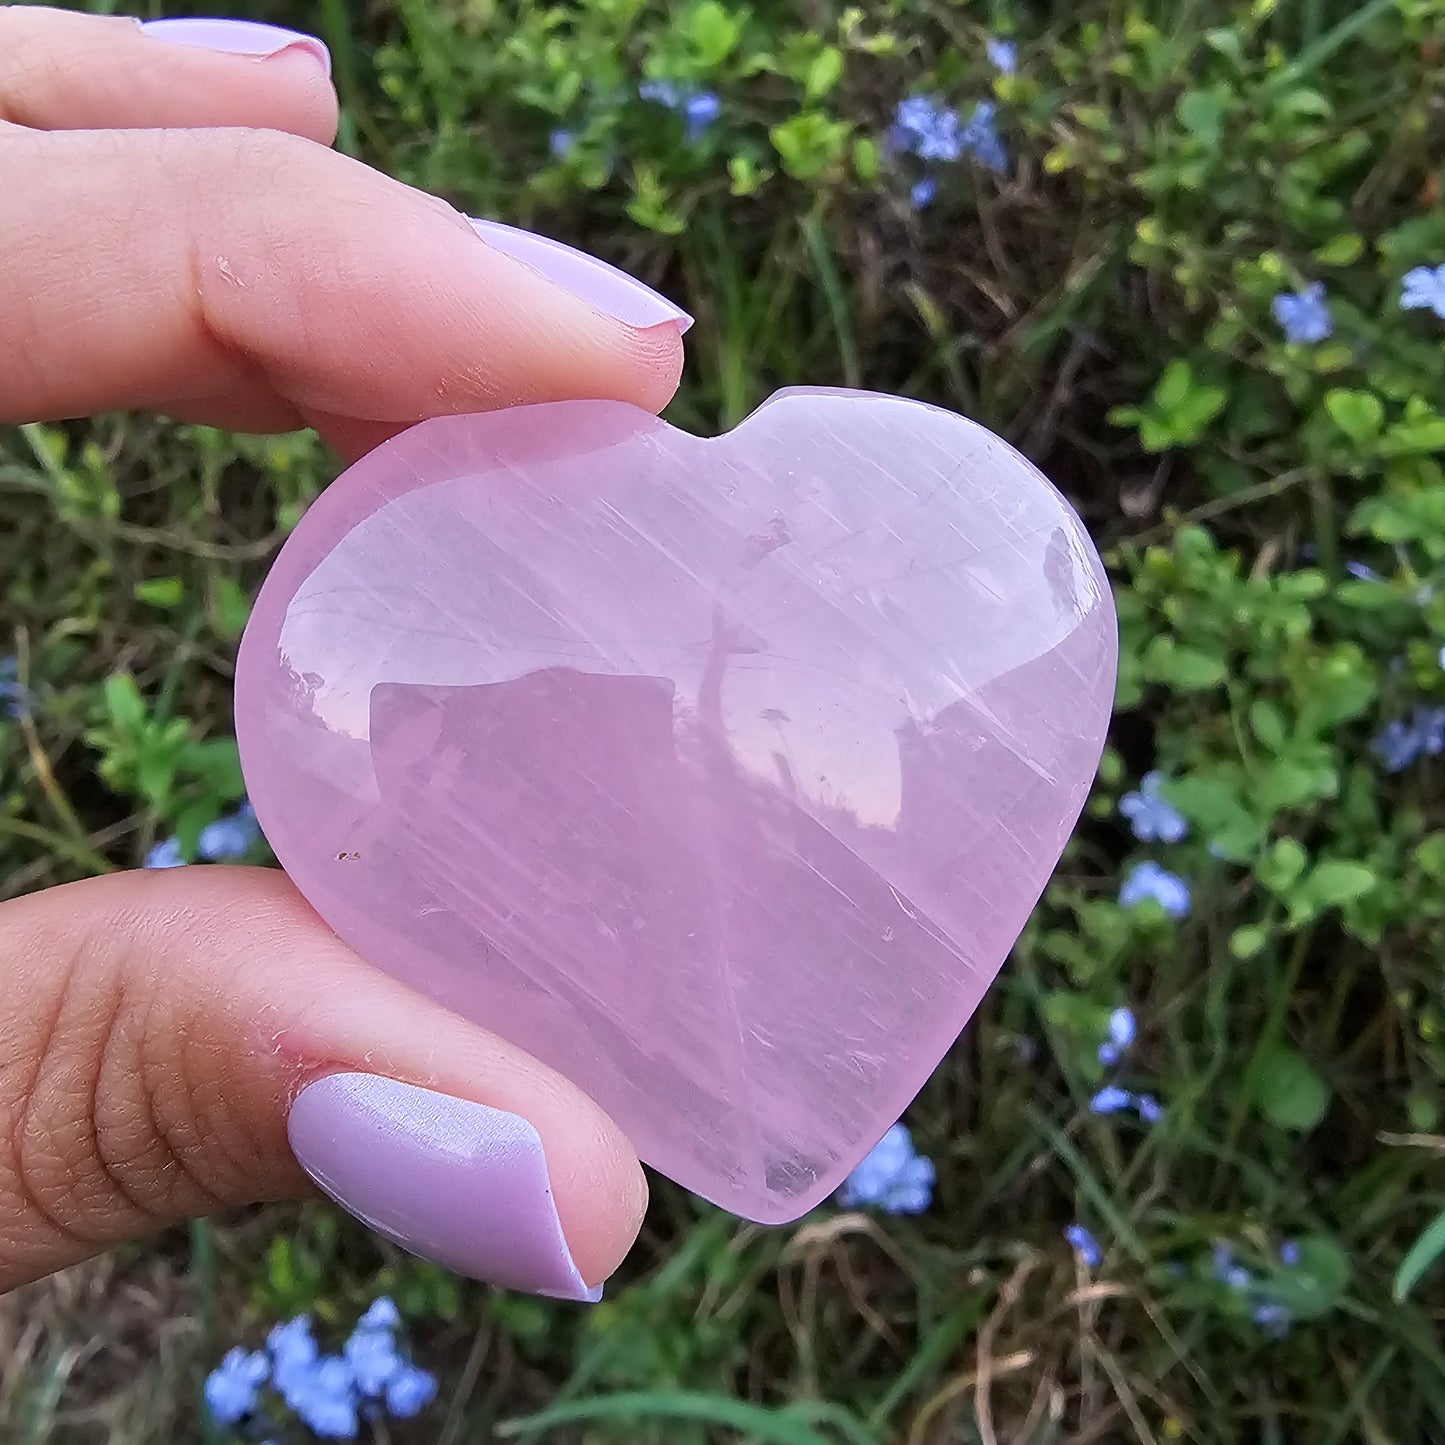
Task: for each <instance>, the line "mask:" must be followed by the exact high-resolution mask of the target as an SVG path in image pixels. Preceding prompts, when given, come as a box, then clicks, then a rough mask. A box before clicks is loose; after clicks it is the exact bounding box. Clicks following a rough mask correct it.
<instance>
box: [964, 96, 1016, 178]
mask: <svg viewBox="0 0 1445 1445" xmlns="http://www.w3.org/2000/svg"><path fill="white" fill-rule="evenodd" d="M997 114H998V107H997V106H996V105H995V104H994V103H993V102H992V101H991V100H985V101H982V102H981V103H980V104H978V105H976V106H975V107H974V108H973V114H972V115H971V116H970V117H969V120H968V124H967V125H966V126H965V127H964V129H963V133H962V134H961V135H960V136H959V143H960V144H961V145H962V146H963V148H964V150H965V151H967V152H968V153H969V154H970V155H972V156H973V158H974V159H975V160H976V161H977V162H978V163H979V164H980V165H981V166H986V167H987V168H988V169H989V170H991V171H998V172H1000V173H1002V172H1004V171H1006V170H1007V169H1008V151H1007V150H1006V149H1005V147H1004V143H1003V141H1002V140H1000V139H999V134H998V130H997V128H996V125H995V120H994V118H995V116H996V115H997Z"/></svg>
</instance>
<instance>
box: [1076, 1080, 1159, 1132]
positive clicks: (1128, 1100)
mask: <svg viewBox="0 0 1445 1445" xmlns="http://www.w3.org/2000/svg"><path fill="white" fill-rule="evenodd" d="M1089 1108H1090V1110H1091V1111H1092V1112H1093V1113H1095V1114H1120V1113H1123V1111H1124V1110H1125V1109H1132V1110H1133V1111H1134V1112H1135V1113H1136V1114H1137V1115H1138V1116H1139V1118H1140V1119H1141V1120H1142V1121H1143V1122H1144V1123H1146V1124H1157V1123H1158V1122H1159V1121H1160V1119H1162V1118H1163V1117H1164V1110H1163V1108H1162V1106H1161V1105H1160V1103H1159V1100H1158V1099H1156V1098H1155V1097H1154V1095H1153V1094H1131V1093H1130V1092H1129V1090H1128V1089H1121V1088H1120V1087H1119V1086H1118V1085H1117V1084H1105V1085H1104V1087H1103V1088H1102V1089H1100V1090H1099V1091H1098V1092H1097V1093H1096V1094H1095V1095H1094V1097H1093V1098H1092V1099H1090V1100H1089Z"/></svg>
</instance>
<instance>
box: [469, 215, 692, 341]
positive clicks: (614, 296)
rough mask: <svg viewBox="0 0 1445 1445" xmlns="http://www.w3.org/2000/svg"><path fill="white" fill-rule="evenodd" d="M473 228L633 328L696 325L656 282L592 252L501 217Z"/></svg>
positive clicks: (473, 225)
mask: <svg viewBox="0 0 1445 1445" xmlns="http://www.w3.org/2000/svg"><path fill="white" fill-rule="evenodd" d="M469 219H471V218H469ZM472 228H473V229H474V230H475V231H476V233H477V235H479V236H480V237H481V238H482V240H484V241H485V242H486V243H487V244H488V245H489V246H495V247H496V248H497V250H499V251H505V252H506V254H507V255H509V256H511V257H512V258H513V259H514V260H516V261H522V262H525V263H526V264H527V265H528V266H530V267H532V269H533V270H534V271H540V272H541V273H542V275H544V276H545V277H546V278H547V279H548V280H549V281H552V282H555V283H556V284H557V285H558V286H561V287H562V288H563V289H564V290H567V291H570V292H571V293H572V294H573V295H574V296H577V297H579V298H580V299H581V300H583V301H585V302H587V304H588V305H589V306H595V307H596V308H597V310H599V311H605V312H606V313H607V314H608V315H609V316H614V317H616V318H617V320H618V321H621V322H624V323H625V324H626V325H628V326H636V327H638V328H639V329H645V328H647V327H649V326H659V325H661V324H662V323H664V322H667V321H671V322H674V323H676V325H677V329H678V331H679V333H681V332H684V331H686V330H687V328H688V327H689V326H691V325H692V317H691V316H689V315H688V314H687V312H686V311H684V310H683V309H682V307H680V306H675V305H674V304H673V303H672V302H671V301H669V300H668V299H667V297H665V296H661V295H659V294H658V293H657V292H656V291H654V290H653V289H652V288H651V287H650V286H644V285H643V284H642V282H641V281H639V280H638V279H637V278H636V277H635V276H629V275H628V274H627V272H626V271H620V270H618V268H617V267H616V266H613V265H610V264H609V263H608V262H606V261H602V260H599V259H598V258H597V257H596V256H589V255H588V254H587V252H586V251H579V250H577V249H575V248H574V247H572V246H564V245H563V244H562V243H561V242H560V241H553V240H551V239H550V238H549V237H547V236H538V235H536V234H535V233H534V232H532V231H523V230H519V229H518V228H517V227H516V226H504V225H503V224H502V223H501V222H500V221H478V220H472Z"/></svg>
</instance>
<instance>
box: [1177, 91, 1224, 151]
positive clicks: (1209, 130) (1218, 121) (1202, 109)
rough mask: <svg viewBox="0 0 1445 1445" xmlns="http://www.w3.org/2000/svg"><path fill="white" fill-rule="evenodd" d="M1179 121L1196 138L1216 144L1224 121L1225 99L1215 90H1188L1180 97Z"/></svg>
mask: <svg viewBox="0 0 1445 1445" xmlns="http://www.w3.org/2000/svg"><path fill="white" fill-rule="evenodd" d="M1177 110H1178V113H1179V123H1180V124H1181V125H1182V126H1183V127H1184V129H1185V130H1187V131H1188V132H1189V133H1190V135H1192V136H1193V137H1194V138H1195V140H1197V141H1200V142H1202V143H1203V144H1204V145H1206V146H1213V145H1216V144H1217V143H1218V141H1219V133H1220V129H1221V126H1222V124H1223V121H1224V101H1223V100H1222V99H1221V98H1220V96H1218V95H1217V94H1215V93H1214V92H1213V91H1208V90H1186V91H1185V92H1184V94H1183V95H1181V96H1180V97H1179V105H1178V107H1177Z"/></svg>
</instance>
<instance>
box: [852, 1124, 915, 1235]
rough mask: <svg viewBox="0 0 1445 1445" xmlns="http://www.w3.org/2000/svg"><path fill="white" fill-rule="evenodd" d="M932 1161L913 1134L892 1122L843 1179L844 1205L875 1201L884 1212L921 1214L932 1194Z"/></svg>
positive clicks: (859, 1205) (855, 1207) (856, 1207)
mask: <svg viewBox="0 0 1445 1445" xmlns="http://www.w3.org/2000/svg"><path fill="white" fill-rule="evenodd" d="M934 1177H935V1176H934V1168H933V1161H932V1160H931V1159H928V1158H926V1157H925V1156H924V1155H922V1154H919V1153H918V1152H917V1150H915V1149H914V1147H913V1136H912V1135H911V1134H910V1133H909V1132H908V1129H907V1127H906V1126H905V1125H903V1124H895V1125H893V1127H892V1128H891V1129H889V1131H888V1132H887V1133H886V1134H885V1135H884V1136H883V1137H882V1139H880V1140H879V1141H878V1143H877V1144H875V1145H874V1146H873V1148H872V1149H871V1150H869V1152H868V1154H867V1156H866V1157H865V1158H864V1159H863V1161H862V1163H860V1164H859V1165H858V1167H857V1168H856V1169H854V1171H853V1172H852V1173H851V1174H850V1175H849V1176H848V1177H847V1179H845V1180H844V1181H843V1187H842V1189H840V1190H839V1191H838V1202H839V1203H840V1204H841V1205H842V1206H843V1208H844V1209H859V1208H862V1207H864V1206H866V1205H876V1206H877V1207H878V1208H879V1209H881V1210H882V1211H883V1212H884V1213H885V1214H922V1213H923V1211H924V1210H925V1209H927V1208H928V1206H929V1203H930V1202H931V1201H932V1198H933V1183H934Z"/></svg>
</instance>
